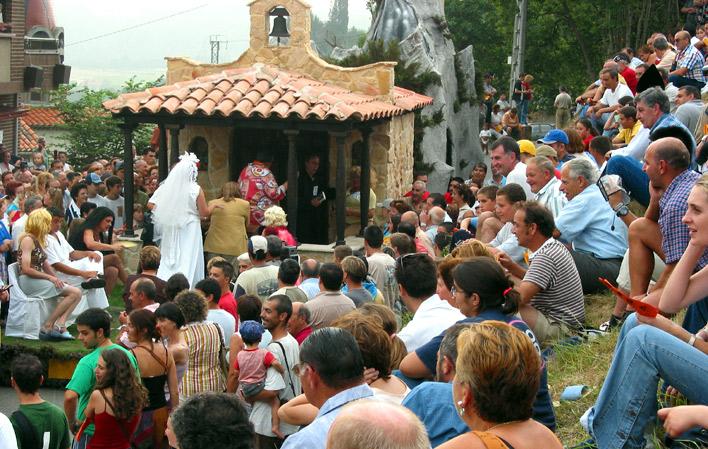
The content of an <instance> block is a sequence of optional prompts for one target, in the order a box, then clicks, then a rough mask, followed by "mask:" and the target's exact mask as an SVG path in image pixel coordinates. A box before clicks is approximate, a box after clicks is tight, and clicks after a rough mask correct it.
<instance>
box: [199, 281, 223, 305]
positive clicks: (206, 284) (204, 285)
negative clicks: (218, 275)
mask: <svg viewBox="0 0 708 449" xmlns="http://www.w3.org/2000/svg"><path fill="white" fill-rule="evenodd" d="M194 288H195V290H199V291H201V292H202V293H204V297H205V298H207V300H209V301H211V302H214V303H216V304H219V298H221V287H220V286H219V283H218V282H216V281H215V280H214V279H212V278H204V279H202V280H201V281H199V282H197V283H196V284H195V285H194ZM209 296H211V299H209Z"/></svg>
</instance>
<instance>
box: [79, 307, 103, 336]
mask: <svg viewBox="0 0 708 449" xmlns="http://www.w3.org/2000/svg"><path fill="white" fill-rule="evenodd" d="M76 324H77V325H81V326H86V327H88V328H89V329H91V330H92V331H94V332H98V330H99V329H103V336H104V337H105V338H108V337H110V336H111V315H109V314H108V312H106V311H105V310H103V309H99V308H97V307H92V308H90V309H86V310H84V311H83V312H81V313H80V314H79V316H77V317H76Z"/></svg>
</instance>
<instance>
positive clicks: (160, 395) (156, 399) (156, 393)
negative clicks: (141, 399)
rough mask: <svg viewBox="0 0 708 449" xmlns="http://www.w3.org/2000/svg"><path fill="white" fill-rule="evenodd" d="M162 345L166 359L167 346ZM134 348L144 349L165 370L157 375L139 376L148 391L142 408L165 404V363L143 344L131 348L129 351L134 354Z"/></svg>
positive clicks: (160, 406) (148, 408) (156, 407)
mask: <svg viewBox="0 0 708 449" xmlns="http://www.w3.org/2000/svg"><path fill="white" fill-rule="evenodd" d="M162 347H163V348H164V349H165V359H167V356H168V352H167V347H166V346H165V345H162ZM136 349H144V350H145V351H147V352H148V354H150V355H151V356H152V358H153V359H155V360H156V361H157V362H158V363H159V364H160V365H162V367H163V368H164V369H165V372H164V373H163V374H160V375H158V376H151V377H141V378H140V380H141V381H142V383H143V386H144V387H145V389H146V390H147V391H148V404H147V405H146V406H145V407H144V408H143V410H145V411H149V410H155V409H158V408H162V407H165V406H167V401H166V400H165V388H166V387H167V363H166V362H163V361H162V360H161V359H160V358H159V357H158V356H157V355H156V354H155V352H154V351H153V350H151V349H148V348H146V347H143V346H136V347H135V348H133V349H131V350H130V352H132V353H133V355H135V350H136ZM136 359H137V357H136Z"/></svg>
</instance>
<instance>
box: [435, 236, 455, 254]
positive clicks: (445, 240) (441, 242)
mask: <svg viewBox="0 0 708 449" xmlns="http://www.w3.org/2000/svg"><path fill="white" fill-rule="evenodd" d="M451 241H452V236H451V235H450V234H448V233H446V232H438V233H437V234H435V238H434V239H433V243H435V246H437V247H438V248H440V249H441V250H442V249H443V248H447V247H448V246H450V242H451Z"/></svg>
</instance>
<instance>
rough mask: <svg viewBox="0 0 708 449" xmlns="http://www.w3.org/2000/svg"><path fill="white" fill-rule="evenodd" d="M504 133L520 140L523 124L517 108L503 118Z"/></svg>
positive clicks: (510, 110)
mask: <svg viewBox="0 0 708 449" xmlns="http://www.w3.org/2000/svg"><path fill="white" fill-rule="evenodd" d="M501 127H502V132H503V133H504V134H505V135H507V136H511V137H512V138H513V139H518V138H519V137H520V136H521V123H520V122H519V116H518V114H517V110H516V108H515V107H513V108H511V109H509V110H508V111H506V112H505V113H504V115H503V116H502V121H501Z"/></svg>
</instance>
